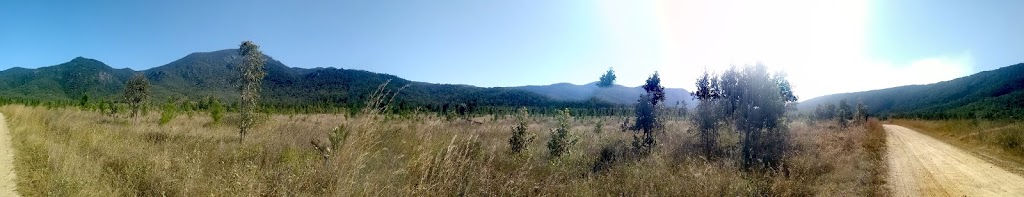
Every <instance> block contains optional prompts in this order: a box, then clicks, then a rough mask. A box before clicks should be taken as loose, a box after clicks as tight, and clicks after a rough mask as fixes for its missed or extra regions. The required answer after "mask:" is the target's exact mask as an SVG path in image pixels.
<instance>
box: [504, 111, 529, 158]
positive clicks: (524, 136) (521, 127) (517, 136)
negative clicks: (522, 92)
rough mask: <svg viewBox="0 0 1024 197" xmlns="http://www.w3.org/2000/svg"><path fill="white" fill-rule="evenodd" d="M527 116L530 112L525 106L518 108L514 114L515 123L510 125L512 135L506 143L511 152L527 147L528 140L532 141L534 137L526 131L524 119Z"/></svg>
mask: <svg viewBox="0 0 1024 197" xmlns="http://www.w3.org/2000/svg"><path fill="white" fill-rule="evenodd" d="M529 117H530V113H529V112H528V111H527V110H526V107H523V108H519V114H517V115H516V125H515V126H512V137H509V139H508V145H509V147H510V148H511V149H512V153H520V152H523V151H524V150H527V149H529V144H530V142H533V139H534V138H535V137H536V136H535V135H533V134H530V133H528V132H527V129H528V126H529V125H528V123H527V122H526V120H527V119H528V118H529Z"/></svg>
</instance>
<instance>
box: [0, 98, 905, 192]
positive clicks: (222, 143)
mask: <svg viewBox="0 0 1024 197" xmlns="http://www.w3.org/2000/svg"><path fill="white" fill-rule="evenodd" d="M0 112H2V113H4V114H5V115H6V116H7V117H8V123H9V126H10V127H11V128H10V129H11V132H12V138H13V143H12V144H13V145H14V148H15V152H16V153H15V169H16V171H17V173H18V177H19V180H18V183H17V185H18V191H19V192H20V193H21V194H22V195H25V196H210V195H213V196H256V195H261V196H262V195H268V196H285V195H287V196H367V195H373V196H395V195H401V196H453V195H499V196H511V195H516V196H518V195H529V196H552V195H554V196H562V195H570V196H598V195H600V196H608V195H627V196H632V195H659V196H811V195H813V196H820V195H842V196H868V195H871V196H877V195H883V196H884V195H887V194H888V192H887V190H886V189H885V187H884V177H885V176H884V173H885V172H886V169H885V165H884V161H883V160H882V158H884V156H883V154H884V152H885V151H884V145H885V141H884V140H885V136H884V132H883V131H881V130H879V129H880V126H878V125H877V121H873V122H871V124H867V125H866V126H863V127H850V128H849V129H837V127H835V126H833V125H829V124H830V123H805V121H793V122H792V123H790V133H789V134H790V135H789V137H790V144H789V145H788V146H789V147H788V149H789V150H790V152H789V153H788V154H787V155H786V156H785V160H786V168H784V170H781V171H765V170H752V171H744V170H740V164H739V163H738V162H737V161H738V155H736V154H734V153H735V152H738V151H737V150H738V146H736V144H735V143H736V142H738V141H739V137H738V136H739V135H738V134H735V132H734V131H729V130H725V131H722V132H723V133H722V134H721V136H723V137H722V139H720V140H721V141H722V142H721V143H719V144H721V147H720V148H721V149H723V151H722V152H723V153H724V156H723V158H715V159H705V158H702V157H701V155H702V154H701V153H700V151H699V149H696V147H698V145H697V140H696V132H691V131H688V130H689V129H688V128H689V123H688V122H686V121H685V120H683V119H675V120H671V119H670V120H669V121H667V122H666V123H665V131H664V133H663V134H662V135H661V138H660V139H659V143H660V146H659V148H657V149H655V151H654V152H653V153H651V154H650V156H648V157H643V158H639V159H633V158H620V159H619V161H618V162H617V163H614V164H613V165H611V166H610V167H608V168H607V169H604V170H600V171H594V170H593V169H594V168H593V166H594V164H595V162H596V161H597V160H598V155H600V154H601V151H602V149H603V148H606V147H615V145H616V144H623V142H625V144H628V141H629V140H631V138H632V136H631V134H630V133H628V132H619V131H618V130H617V129H615V128H618V124H620V123H621V121H622V117H599V118H594V117H585V118H574V119H573V120H572V121H571V125H572V127H571V129H570V133H571V134H572V135H575V136H578V137H579V139H580V141H579V143H577V144H576V145H575V146H572V147H570V148H569V149H570V153H569V154H568V155H566V156H562V157H559V158H551V157H549V156H548V154H547V149H546V148H545V146H544V142H547V141H548V140H549V138H550V133H549V130H550V129H553V128H555V127H556V124H557V123H556V121H555V119H554V118H552V117H544V116H534V117H531V118H530V120H529V123H530V124H529V127H528V131H529V132H530V133H534V134H536V135H537V137H538V138H537V139H536V140H534V141H533V142H532V143H530V144H528V147H529V149H527V150H526V151H524V152H523V153H521V154H512V153H511V151H510V148H509V144H508V138H509V136H510V135H511V129H510V128H511V126H513V125H514V124H515V120H514V119H513V118H491V117H489V116H488V117H479V118H475V119H474V120H475V121H477V122H480V123H481V124H476V123H471V122H468V121H460V120H455V121H447V120H446V118H445V117H443V116H440V117H439V116H435V115H431V114H415V115H411V116H405V117H400V116H391V115H375V114H357V115H355V116H347V115H334V114H310V115H272V116H270V117H269V118H268V119H267V121H266V123H264V124H261V125H259V126H258V128H257V130H256V131H255V132H252V133H250V134H248V135H247V137H246V139H245V142H244V143H241V144H240V143H238V133H237V128H236V127H234V125H236V124H237V122H238V117H237V114H230V113H229V114H227V115H226V116H225V117H224V119H223V120H221V123H220V124H211V123H212V119H210V118H209V117H208V116H191V117H187V116H179V117H177V118H175V119H172V120H170V121H169V122H168V123H167V124H166V125H164V126H160V124H159V121H158V120H159V119H160V117H159V113H150V114H147V115H145V116H144V117H142V118H140V119H139V120H140V121H139V122H133V121H131V120H127V119H124V118H114V117H110V116H105V115H102V114H99V113H96V112H90V111H81V110H78V109H76V108H57V109H47V108H40V107H26V106H20V105H7V106H3V107H0ZM597 124H602V127H603V128H612V129H607V130H608V131H604V132H601V133H596V132H594V127H595V125H597ZM334 128H339V129H345V130H347V132H348V133H349V134H348V137H347V139H346V140H344V141H342V142H340V143H341V144H340V145H339V146H338V149H336V150H332V151H331V152H330V154H329V156H328V157H327V160H326V162H325V160H324V159H323V158H324V157H323V156H322V152H318V151H317V150H315V149H314V148H313V145H311V143H321V142H326V141H327V138H328V132H329V131H331V130H333V129H334Z"/></svg>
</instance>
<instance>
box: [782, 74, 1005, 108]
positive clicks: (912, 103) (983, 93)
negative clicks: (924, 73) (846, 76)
mask: <svg viewBox="0 0 1024 197" xmlns="http://www.w3.org/2000/svg"><path fill="white" fill-rule="evenodd" d="M841 99H847V100H849V101H850V102H851V103H857V102H863V103H864V104H865V105H867V107H868V111H869V112H870V113H871V114H874V115H881V116H886V115H894V116H908V117H922V118H990V119H993V118H994V119H999V118H1013V119H1020V118H1024V63H1021V64H1015V65H1011V66H1007V67H1003V68H999V69H996V70H991V71H984V72H979V73H977V74H973V75H970V76H966V77H960V78H957V79H953V80H949V81H943V82H938V83H933V84H928V85H909V86H900V87H893V88H886V89H880V90H871V91H864V92H852V93H842V94H834V95H828V96H822V97H818V98H814V99H810V100H807V101H804V102H801V103H800V109H801V111H803V112H807V111H811V110H813V109H814V108H815V106H817V105H818V104H827V103H834V102H838V101H839V100H841Z"/></svg>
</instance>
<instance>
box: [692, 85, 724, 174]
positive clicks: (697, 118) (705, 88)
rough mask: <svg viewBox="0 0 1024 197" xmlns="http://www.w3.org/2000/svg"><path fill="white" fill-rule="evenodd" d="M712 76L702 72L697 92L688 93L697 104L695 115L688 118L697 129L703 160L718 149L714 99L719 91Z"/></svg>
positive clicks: (717, 96) (717, 97)
mask: <svg viewBox="0 0 1024 197" xmlns="http://www.w3.org/2000/svg"><path fill="white" fill-rule="evenodd" d="M717 80H718V79H716V78H715V77H714V76H712V75H711V74H708V72H707V71H704V74H703V75H701V76H700V78H697V83H696V85H697V91H694V92H692V93H690V95H692V96H693V98H694V99H697V100H698V101H700V103H697V108H695V110H696V111H697V114H696V115H693V116H690V121H691V122H693V125H694V126H695V127H697V132H698V135H699V138H700V144H701V146H702V148H703V149H704V156H705V158H709V159H710V158H711V157H712V156H714V153H715V152H716V151H717V148H718V122H719V119H718V117H719V114H717V113H716V112H717V111H718V110H717V109H716V106H717V105H716V103H717V102H716V99H719V93H718V92H719V89H718V87H716V86H712V85H713V84H716V82H715V81H717Z"/></svg>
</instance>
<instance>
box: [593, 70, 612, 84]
mask: <svg viewBox="0 0 1024 197" xmlns="http://www.w3.org/2000/svg"><path fill="white" fill-rule="evenodd" d="M613 84H615V71H614V70H612V68H608V72H605V73H604V75H601V80H600V81H598V82H597V87H602V88H607V87H611V86H612V85H613Z"/></svg>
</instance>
